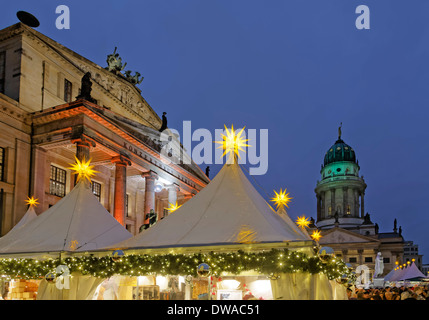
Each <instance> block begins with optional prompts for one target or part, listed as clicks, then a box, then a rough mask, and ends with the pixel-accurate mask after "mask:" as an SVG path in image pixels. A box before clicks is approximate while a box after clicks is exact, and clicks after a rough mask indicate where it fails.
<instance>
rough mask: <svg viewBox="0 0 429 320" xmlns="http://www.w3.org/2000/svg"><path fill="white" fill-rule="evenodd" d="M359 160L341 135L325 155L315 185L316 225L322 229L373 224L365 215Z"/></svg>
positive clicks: (364, 186) (363, 187)
mask: <svg viewBox="0 0 429 320" xmlns="http://www.w3.org/2000/svg"><path fill="white" fill-rule="evenodd" d="M359 169H360V167H359V162H358V161H357V159H356V153H355V151H354V150H353V148H352V147H350V146H349V145H347V144H346V143H345V142H344V141H343V140H342V138H341V127H340V128H339V129H338V140H337V141H335V143H334V144H333V145H332V146H331V147H330V148H329V149H328V151H327V152H326V154H325V158H324V161H323V165H322V168H321V170H320V173H321V178H322V180H321V181H318V182H317V186H316V188H315V192H316V197H317V222H316V224H317V226H318V227H319V228H321V229H330V228H333V227H340V228H344V229H355V228H359V229H360V228H362V227H363V226H364V225H365V224H367V223H368V224H372V223H370V221H369V217H368V216H367V217H366V216H365V205H364V199H365V189H366V183H365V181H364V179H363V177H359Z"/></svg>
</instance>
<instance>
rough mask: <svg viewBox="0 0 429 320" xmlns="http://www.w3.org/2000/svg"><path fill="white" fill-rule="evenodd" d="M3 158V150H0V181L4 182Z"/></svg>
mask: <svg viewBox="0 0 429 320" xmlns="http://www.w3.org/2000/svg"><path fill="white" fill-rule="evenodd" d="M4 158H5V149H4V148H0V181H3V180H4V162H5V161H4Z"/></svg>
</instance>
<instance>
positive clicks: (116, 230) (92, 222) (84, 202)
mask: <svg viewBox="0 0 429 320" xmlns="http://www.w3.org/2000/svg"><path fill="white" fill-rule="evenodd" d="M131 237H132V234H131V233H130V232H128V231H127V230H126V229H125V228H124V227H123V226H122V225H121V224H120V223H119V222H117V221H116V219H115V218H114V217H113V216H112V215H111V214H110V213H109V212H108V211H107V210H106V209H105V208H104V207H103V206H102V204H101V203H100V202H99V201H98V199H97V198H96V197H95V196H94V194H93V193H92V192H91V190H90V188H89V185H88V183H87V182H85V181H80V182H79V183H78V184H77V185H76V186H75V187H74V188H73V190H72V191H71V192H70V193H68V194H67V195H66V196H65V197H64V198H62V199H61V200H60V201H59V202H58V203H56V204H55V205H54V206H52V207H51V208H49V209H48V210H47V211H45V212H44V213H42V214H40V215H39V216H37V217H36V218H34V219H32V220H31V221H28V222H27V223H26V224H24V225H22V226H21V227H20V228H15V229H12V230H11V231H9V232H8V233H7V234H6V235H5V236H4V237H2V238H0V255H8V254H9V255H10V254H17V253H18V254H19V253H25V254H26V255H29V256H34V255H35V254H36V253H47V252H60V251H86V250H94V249H99V248H103V247H106V246H110V245H112V244H114V243H118V242H120V241H123V240H126V239H128V238H131Z"/></svg>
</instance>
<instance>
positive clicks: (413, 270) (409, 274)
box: [396, 262, 426, 281]
mask: <svg viewBox="0 0 429 320" xmlns="http://www.w3.org/2000/svg"><path fill="white" fill-rule="evenodd" d="M411 279H426V276H425V275H424V274H423V273H422V272H421V271H420V270H419V269H418V268H417V266H416V264H415V263H414V262H413V263H411V265H410V266H408V267H407V268H405V269H404V272H403V273H402V274H401V275H400V276H398V278H397V279H396V281H400V280H411Z"/></svg>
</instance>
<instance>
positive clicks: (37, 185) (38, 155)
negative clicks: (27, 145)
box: [31, 146, 50, 213]
mask: <svg viewBox="0 0 429 320" xmlns="http://www.w3.org/2000/svg"><path fill="white" fill-rule="evenodd" d="M33 168H34V171H33V185H32V188H31V195H33V196H34V197H35V198H36V199H38V200H39V203H40V205H39V206H38V207H36V208H35V211H36V212H38V213H41V212H44V211H45V210H46V209H47V206H46V207H45V194H46V193H47V192H49V171H50V167H49V165H48V163H47V162H46V151H45V150H44V149H42V148H40V147H37V146H35V147H34V166H33Z"/></svg>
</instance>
